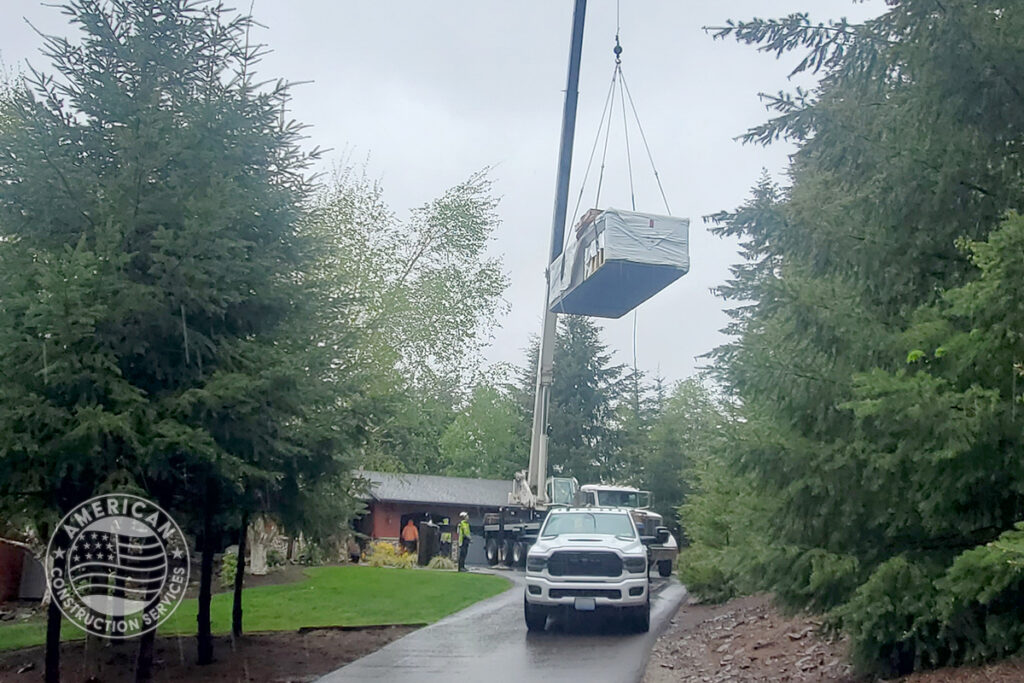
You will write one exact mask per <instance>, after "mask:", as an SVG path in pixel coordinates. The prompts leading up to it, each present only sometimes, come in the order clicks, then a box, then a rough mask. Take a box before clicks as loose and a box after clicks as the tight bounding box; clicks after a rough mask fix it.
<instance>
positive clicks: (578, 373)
mask: <svg viewBox="0 0 1024 683" xmlns="http://www.w3.org/2000/svg"><path fill="white" fill-rule="evenodd" d="M531 346H532V348H531V349H530V350H529V351H528V356H527V359H528V361H529V363H530V364H529V365H527V366H526V368H525V369H524V372H523V374H522V376H521V378H520V391H519V403H520V406H521V409H522V410H523V414H524V415H526V416H528V417H529V418H530V419H532V415H533V396H534V384H533V382H534V380H535V378H536V376H537V371H536V368H537V346H538V343H537V342H536V341H535V342H534V343H533V344H532V345H531ZM622 376H623V366H621V365H612V364H611V355H610V354H609V353H608V349H607V346H606V345H605V344H604V343H603V342H602V341H601V338H600V330H599V329H598V328H597V326H596V325H595V324H594V323H593V322H592V321H590V320H589V319H587V318H584V317H581V316H561V317H560V318H559V325H558V332H557V338H556V341H555V352H554V380H553V382H552V385H551V407H550V409H549V411H548V420H549V422H550V425H551V432H550V436H549V440H548V463H549V467H550V470H551V471H550V472H549V473H548V474H549V475H557V476H565V477H576V478H577V479H578V480H579V481H580V483H591V484H594V483H600V482H604V481H608V482H611V481H615V480H617V479H620V478H621V477H622V475H623V472H624V469H625V468H624V467H623V461H622V459H621V457H620V450H619V437H620V431H619V425H618V423H617V421H616V409H617V406H618V405H619V402H620V400H621V397H622V396H623V386H622ZM524 464H525V462H524Z"/></svg>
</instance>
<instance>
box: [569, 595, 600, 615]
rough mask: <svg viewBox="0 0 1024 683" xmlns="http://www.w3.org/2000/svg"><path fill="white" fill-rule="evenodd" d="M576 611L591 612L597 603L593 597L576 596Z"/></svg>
mask: <svg viewBox="0 0 1024 683" xmlns="http://www.w3.org/2000/svg"><path fill="white" fill-rule="evenodd" d="M574 606H575V607H576V611H577V612H593V611H594V609H596V607H597V604H596V603H595V602H594V598H576V601H575V605H574Z"/></svg>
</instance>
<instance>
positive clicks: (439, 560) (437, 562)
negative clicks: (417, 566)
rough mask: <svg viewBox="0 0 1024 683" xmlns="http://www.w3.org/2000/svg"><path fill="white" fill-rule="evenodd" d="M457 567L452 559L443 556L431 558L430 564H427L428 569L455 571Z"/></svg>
mask: <svg viewBox="0 0 1024 683" xmlns="http://www.w3.org/2000/svg"><path fill="white" fill-rule="evenodd" d="M456 567H457V565H456V564H455V563H454V562H452V561H451V559H449V558H447V557H444V556H442V555H436V556H434V557H432V558H430V562H429V563H428V564H427V568H428V569H455V568H456Z"/></svg>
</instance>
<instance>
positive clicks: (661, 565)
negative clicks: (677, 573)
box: [658, 560, 672, 576]
mask: <svg viewBox="0 0 1024 683" xmlns="http://www.w3.org/2000/svg"><path fill="white" fill-rule="evenodd" d="M658 575H659V576H672V560H658Z"/></svg>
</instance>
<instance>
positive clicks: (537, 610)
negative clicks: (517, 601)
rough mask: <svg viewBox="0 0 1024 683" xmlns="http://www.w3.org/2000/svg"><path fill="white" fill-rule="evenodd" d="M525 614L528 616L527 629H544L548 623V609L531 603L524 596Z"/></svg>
mask: <svg viewBox="0 0 1024 683" xmlns="http://www.w3.org/2000/svg"><path fill="white" fill-rule="evenodd" d="M523 616H524V617H526V630H527V631H543V630H544V626H545V625H546V624H547V623H548V611H547V609H545V608H543V607H539V606H537V605H531V604H530V603H529V602H527V601H526V596H525V595H524V596H523Z"/></svg>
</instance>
